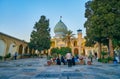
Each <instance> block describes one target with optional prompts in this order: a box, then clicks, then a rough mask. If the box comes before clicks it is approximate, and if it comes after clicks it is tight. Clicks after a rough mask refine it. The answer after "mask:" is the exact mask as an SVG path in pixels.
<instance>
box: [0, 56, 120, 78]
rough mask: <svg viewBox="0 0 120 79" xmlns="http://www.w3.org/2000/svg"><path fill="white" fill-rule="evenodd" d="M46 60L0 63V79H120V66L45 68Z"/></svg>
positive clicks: (32, 59) (97, 64) (95, 64)
mask: <svg viewBox="0 0 120 79" xmlns="http://www.w3.org/2000/svg"><path fill="white" fill-rule="evenodd" d="M44 64H46V58H42V59H41V58H29V59H19V60H11V61H5V62H0V79H120V64H103V63H99V62H96V61H94V63H93V65H75V66H72V67H68V66H67V65H61V66H58V65H52V66H44Z"/></svg>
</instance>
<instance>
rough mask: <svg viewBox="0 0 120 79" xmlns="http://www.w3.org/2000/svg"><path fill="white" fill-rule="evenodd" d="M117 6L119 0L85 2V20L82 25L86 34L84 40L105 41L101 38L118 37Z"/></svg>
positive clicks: (119, 14) (119, 5) (119, 15)
mask: <svg viewBox="0 0 120 79" xmlns="http://www.w3.org/2000/svg"><path fill="white" fill-rule="evenodd" d="M119 7H120V1H119V0H111V1H109V0H105V1H101V0H92V1H88V2H87V3H86V12H85V17H86V18H87V21H86V22H85V25H84V26H85V28H86V34H87V41H86V42H91V41H97V42H99V43H106V42H104V41H105V40H104V39H103V38H106V39H108V38H109V39H114V38H115V37H117V38H118V37H120V31H119V30H120V19H119V18H120V8H119ZM119 40H120V38H119ZM106 41H108V40H106ZM89 44H90V43H89ZM91 44H93V43H91ZM107 44H108V43H107Z"/></svg>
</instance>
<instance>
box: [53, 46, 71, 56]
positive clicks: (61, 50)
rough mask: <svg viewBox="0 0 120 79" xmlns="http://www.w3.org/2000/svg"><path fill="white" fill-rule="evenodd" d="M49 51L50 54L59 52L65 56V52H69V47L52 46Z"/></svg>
mask: <svg viewBox="0 0 120 79" xmlns="http://www.w3.org/2000/svg"><path fill="white" fill-rule="evenodd" d="M51 53H52V55H56V54H57V55H58V54H61V55H63V56H65V55H66V54H67V53H71V48H69V47H61V48H52V49H51Z"/></svg>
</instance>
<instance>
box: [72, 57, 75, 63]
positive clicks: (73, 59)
mask: <svg viewBox="0 0 120 79" xmlns="http://www.w3.org/2000/svg"><path fill="white" fill-rule="evenodd" d="M72 65H75V58H74V56H73V57H72Z"/></svg>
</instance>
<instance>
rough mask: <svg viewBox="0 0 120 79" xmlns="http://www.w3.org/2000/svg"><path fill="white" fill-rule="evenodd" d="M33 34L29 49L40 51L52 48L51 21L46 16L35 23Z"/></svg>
mask: <svg viewBox="0 0 120 79" xmlns="http://www.w3.org/2000/svg"><path fill="white" fill-rule="evenodd" d="M33 28H34V30H33V31H32V33H31V38H30V43H29V47H30V48H33V49H35V50H38V51H42V50H47V49H49V48H50V39H51V37H50V28H49V20H48V19H46V17H45V16H44V15H42V16H41V18H40V20H39V21H38V22H36V23H35V25H34V27H33Z"/></svg>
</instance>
